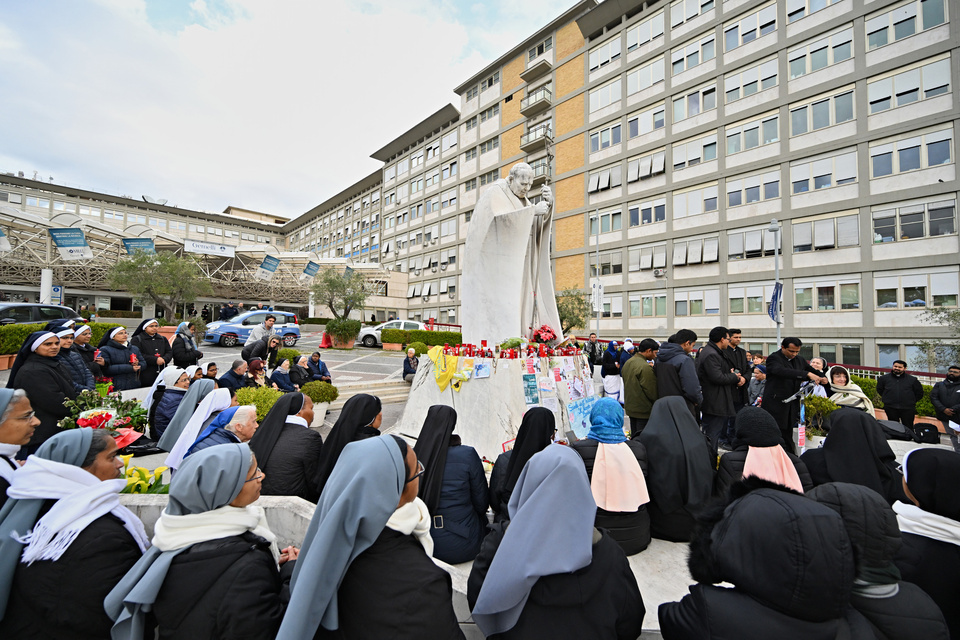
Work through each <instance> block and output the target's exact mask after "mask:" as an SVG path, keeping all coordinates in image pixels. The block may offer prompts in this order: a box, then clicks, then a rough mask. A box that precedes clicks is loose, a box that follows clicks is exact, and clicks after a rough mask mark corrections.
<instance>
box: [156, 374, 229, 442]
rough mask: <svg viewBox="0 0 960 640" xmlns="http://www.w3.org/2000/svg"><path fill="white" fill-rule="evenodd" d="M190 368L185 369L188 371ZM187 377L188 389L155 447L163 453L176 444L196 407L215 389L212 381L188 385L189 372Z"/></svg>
mask: <svg viewBox="0 0 960 640" xmlns="http://www.w3.org/2000/svg"><path fill="white" fill-rule="evenodd" d="M189 368H190V367H187V369H189ZM184 373H185V374H186V375H187V384H188V385H189V388H188V389H187V392H186V393H185V394H184V396H183V399H182V400H181V401H180V404H179V406H177V411H176V413H174V414H173V417H172V418H170V422H169V423H168V424H167V427H166V429H164V431H163V435H162V436H161V437H160V440H159V442H158V443H157V445H158V446H159V447H160V448H161V449H163V450H164V451H170V450H171V449H173V445H175V444H176V443H177V440H179V439H180V434H181V433H183V428H184V427H185V426H186V425H187V422H189V421H190V418H191V417H193V413H194V412H195V411H196V410H197V407H198V406H199V405H200V403H201V402H202V401H203V399H204V398H206V397H207V395H208V394H209V393H210V392H211V391H213V390H214V389H215V388H216V386H217V385H216V383H214V382H213V381H212V380H201V381H200V382H198V383H197V384H190V383H189V380H190V377H189V376H190V372H189V371H185V372H184Z"/></svg>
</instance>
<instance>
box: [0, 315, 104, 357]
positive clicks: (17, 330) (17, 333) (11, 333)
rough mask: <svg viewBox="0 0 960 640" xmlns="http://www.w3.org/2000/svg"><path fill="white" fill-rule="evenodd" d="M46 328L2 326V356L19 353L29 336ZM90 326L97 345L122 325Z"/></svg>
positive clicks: (98, 324)
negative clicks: (104, 336)
mask: <svg viewBox="0 0 960 640" xmlns="http://www.w3.org/2000/svg"><path fill="white" fill-rule="evenodd" d="M45 326H47V323H45V322H44V323H42V324H7V325H3V326H0V354H3V355H10V354H14V353H17V352H18V351H20V347H21V346H23V343H24V341H25V340H26V339H27V336H29V335H30V334H31V333H33V332H34V331H42V330H43V328H44V327H45ZM88 326H89V327H90V332H91V334H92V336H93V337H91V338H90V344H93V345H97V344H99V343H100V340H101V339H102V338H103V335H104V334H105V333H106V332H107V331H110V330H111V329H113V328H114V327H119V326H122V325H119V324H116V323H112V322H91V323H90V324H89V325H88Z"/></svg>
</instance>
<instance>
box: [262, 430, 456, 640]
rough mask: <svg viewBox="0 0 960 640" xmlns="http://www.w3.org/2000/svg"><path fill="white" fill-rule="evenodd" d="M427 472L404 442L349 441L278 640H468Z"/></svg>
mask: <svg viewBox="0 0 960 640" xmlns="http://www.w3.org/2000/svg"><path fill="white" fill-rule="evenodd" d="M422 474H423V467H422V466H420V464H419V462H418V461H417V456H416V454H415V453H414V452H413V449H411V448H410V447H408V446H407V443H406V442H405V441H404V440H403V439H401V438H398V437H396V436H385V437H383V438H369V439H366V440H362V441H360V442H352V443H349V444H347V445H346V446H345V447H344V449H343V452H342V455H340V456H339V462H338V463H337V465H336V468H335V469H334V471H333V473H332V474H331V475H330V478H329V479H328V481H327V486H326V487H325V488H324V491H323V495H321V496H320V501H319V502H318V503H317V509H316V511H314V514H313V519H312V520H311V521H310V527H309V528H308V529H307V533H306V536H305V537H304V540H303V548H302V549H301V551H300V558H299V560H297V566H296V568H295V569H294V571H293V581H292V582H291V596H290V604H289V606H288V607H287V613H286V615H285V616H284V618H283V624H281V625H280V632H279V633H278V634H277V638H278V639H279V640H303V639H304V638H319V639H324V640H326V639H334V638H336V639H341V640H368V639H370V638H392V639H393V640H423V639H424V638H429V639H430V640H462V639H463V637H464V636H463V633H462V632H461V631H460V626H459V623H458V622H457V616H456V614H455V613H454V611H453V588H452V585H451V580H450V574H448V573H447V572H446V571H444V570H443V569H441V568H440V567H438V566H437V565H436V564H434V562H433V560H431V559H430V555H431V552H432V550H433V541H432V540H431V539H430V519H429V514H428V513H427V510H426V506H425V505H424V504H423V501H421V500H420V499H419V498H418V497H417V491H418V490H419V482H420V477H421V476H422Z"/></svg>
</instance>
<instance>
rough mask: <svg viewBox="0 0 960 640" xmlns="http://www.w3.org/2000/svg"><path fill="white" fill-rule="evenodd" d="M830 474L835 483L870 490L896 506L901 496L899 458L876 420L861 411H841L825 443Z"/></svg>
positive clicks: (835, 412)
mask: <svg viewBox="0 0 960 640" xmlns="http://www.w3.org/2000/svg"><path fill="white" fill-rule="evenodd" d="M822 450H823V458H824V461H825V463H826V467H827V473H828V474H829V476H830V480H832V481H834V482H852V483H853V484H861V485H863V486H865V487H869V488H871V489H873V490H874V491H876V492H877V493H879V494H880V495H882V496H883V497H884V498H886V499H887V501H888V503H891V504H892V503H893V501H894V500H896V499H897V497H898V496H899V495H900V492H901V476H900V474H899V473H897V472H896V470H895V469H894V468H893V465H894V464H895V462H896V456H895V455H894V453H893V451H892V450H891V449H890V445H889V444H887V439H886V438H885V437H884V435H883V431H882V429H881V428H880V425H879V424H877V421H876V419H875V418H872V417H870V416H868V415H867V414H866V413H864V412H863V411H860V410H858V409H850V408H843V409H837V410H836V411H834V412H833V413H832V414H831V415H830V432H829V433H828V434H827V437H826V439H825V440H824V441H823V447H822Z"/></svg>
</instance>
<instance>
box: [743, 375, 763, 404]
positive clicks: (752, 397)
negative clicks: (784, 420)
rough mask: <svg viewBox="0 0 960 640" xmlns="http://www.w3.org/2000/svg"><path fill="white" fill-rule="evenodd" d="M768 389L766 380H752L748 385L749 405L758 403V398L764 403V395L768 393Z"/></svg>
mask: <svg viewBox="0 0 960 640" xmlns="http://www.w3.org/2000/svg"><path fill="white" fill-rule="evenodd" d="M766 387H767V381H766V380H757V379H756V378H750V383H749V384H748V385H747V404H749V405H753V403H754V402H756V401H757V398H760V402H761V403H762V402H763V393H764V391H766Z"/></svg>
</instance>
